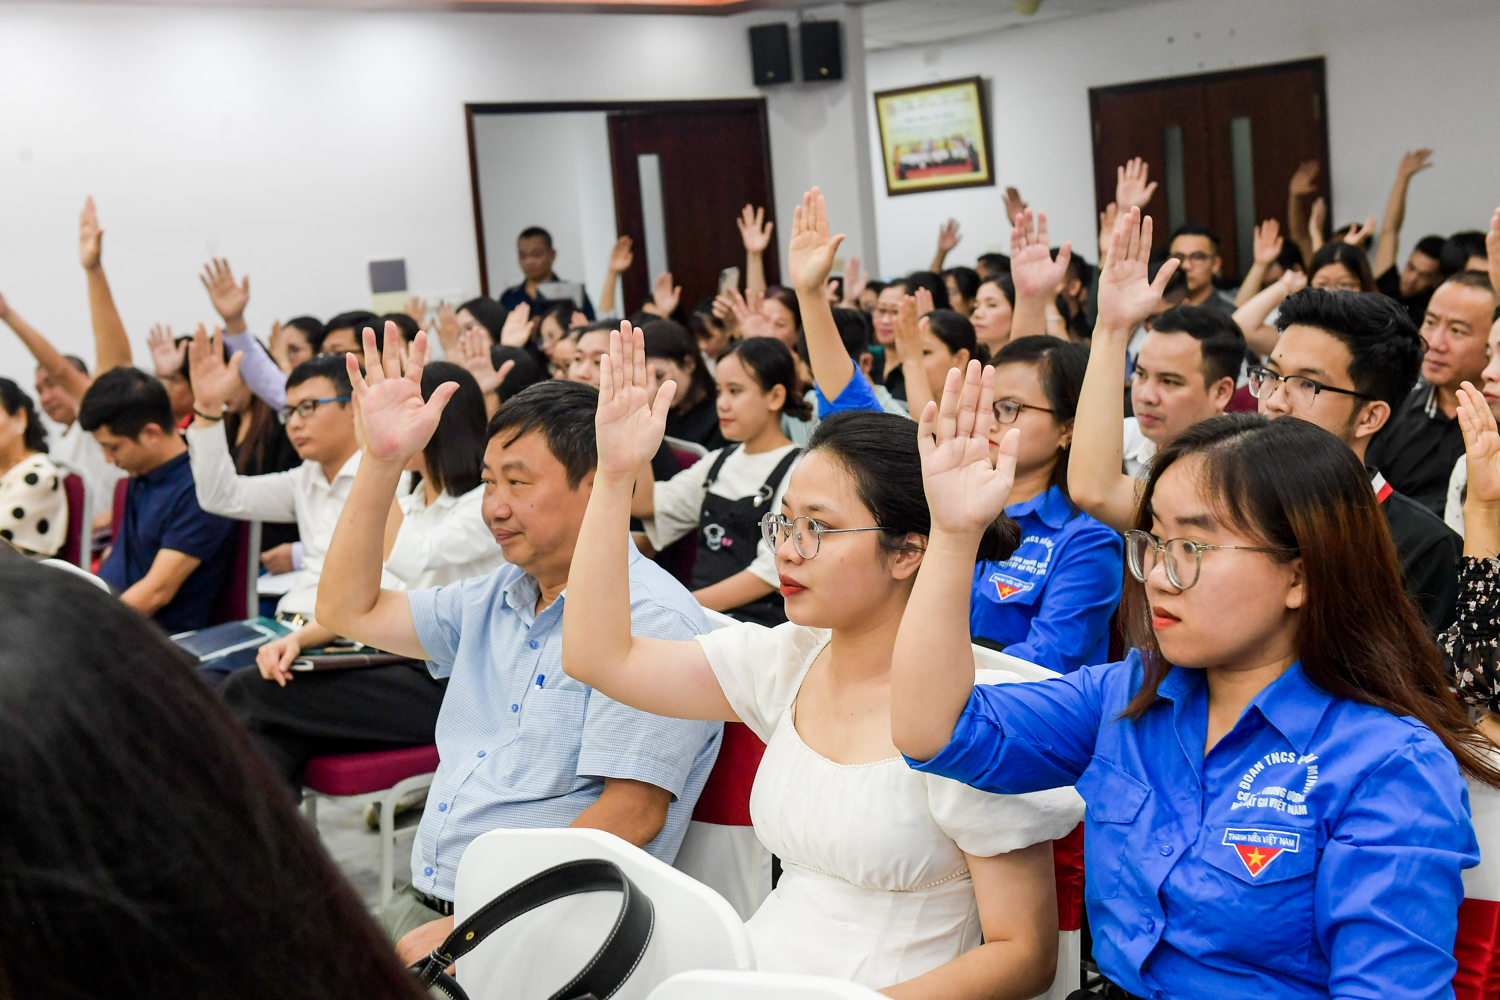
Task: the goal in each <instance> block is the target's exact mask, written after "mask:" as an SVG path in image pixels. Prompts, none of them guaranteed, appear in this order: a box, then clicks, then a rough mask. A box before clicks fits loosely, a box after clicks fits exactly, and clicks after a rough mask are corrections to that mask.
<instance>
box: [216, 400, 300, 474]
mask: <svg viewBox="0 0 1500 1000" xmlns="http://www.w3.org/2000/svg"><path fill="white" fill-rule="evenodd" d="M246 421H248V422H249V424H250V427H249V429H248V430H246V431H245V439H244V440H243V441H239V443H238V444H236V443H235V442H236V441H238V440H239V436H240V426H241V425H242V424H243V423H245V422H246ZM224 435H225V437H227V438H228V439H229V447H230V448H232V449H233V451H234V470H235V471H236V472H238V473H239V474H240V475H242V476H244V475H254V474H257V473H261V472H279V471H280V470H279V469H269V468H267V467H266V461H267V454H268V451H267V449H268V448H269V447H270V445H271V444H272V443H273V442H274V441H275V439H276V437H277V436H285V435H286V430H285V429H284V428H283V427H282V426H281V421H279V420H277V419H276V411H275V410H273V409H271V404H270V403H267V402H266V401H265V400H263V399H261V398H260V397H259V396H251V397H250V408H249V409H247V410H246V411H245V412H244V413H226V414H225V415H224Z"/></svg>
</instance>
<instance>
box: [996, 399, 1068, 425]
mask: <svg viewBox="0 0 1500 1000" xmlns="http://www.w3.org/2000/svg"><path fill="white" fill-rule="evenodd" d="M990 409H992V410H993V411H994V413H995V423H997V424H1013V423H1015V422H1016V418H1017V417H1019V416H1020V415H1021V411H1022V410H1038V411H1040V412H1042V413H1052V412H1053V411H1052V410H1049V409H1047V407H1045V406H1032V405H1031V404H1030V403H1022V402H1018V401H1016V400H1014V399H997V400H995V402H994V404H993V405H992V406H991V407H990Z"/></svg>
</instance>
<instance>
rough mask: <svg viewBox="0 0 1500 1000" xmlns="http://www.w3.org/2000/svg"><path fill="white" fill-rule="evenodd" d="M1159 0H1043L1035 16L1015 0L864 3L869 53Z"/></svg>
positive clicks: (882, 0) (945, 40) (1081, 15)
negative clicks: (1019, 9)
mask: <svg viewBox="0 0 1500 1000" xmlns="http://www.w3.org/2000/svg"><path fill="white" fill-rule="evenodd" d="M1154 2H1156V0H1042V3H1041V7H1040V8H1038V10H1037V11H1036V13H1034V14H1018V13H1017V12H1016V9H1015V7H1014V6H1012V4H1011V0H876V2H874V3H868V4H864V5H863V6H862V10H861V13H862V14H863V15H864V23H865V48H866V49H867V50H870V51H878V50H880V49H895V48H902V47H905V46H912V45H933V44H936V43H938V42H949V41H954V40H955V39H960V38H969V37H972V36H974V35H982V34H986V33H988V32H992V31H1002V30H1005V29H1007V28H1018V27H1021V26H1023V25H1027V24H1037V23H1040V22H1043V21H1061V20H1065V19H1067V18H1072V17H1086V16H1088V15H1090V14H1103V13H1106V12H1108V11H1114V10H1122V9H1124V8H1126V7H1138V6H1142V5H1144V4H1147V3H1154Z"/></svg>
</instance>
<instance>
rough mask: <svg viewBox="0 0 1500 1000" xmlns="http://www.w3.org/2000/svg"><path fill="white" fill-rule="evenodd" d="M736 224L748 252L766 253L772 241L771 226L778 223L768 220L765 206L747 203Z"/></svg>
mask: <svg viewBox="0 0 1500 1000" xmlns="http://www.w3.org/2000/svg"><path fill="white" fill-rule="evenodd" d="M734 224H735V225H736V226H738V227H739V229H740V241H741V242H743V243H744V244H745V252H746V253H765V250H766V247H767V246H769V245H770V243H771V228H772V227H773V226H775V225H776V223H774V222H767V221H766V210H765V209H764V208H754V207H752V206H750V205H746V206H745V207H744V208H743V209H742V210H741V211H740V217H739V218H738V219H735V220H734Z"/></svg>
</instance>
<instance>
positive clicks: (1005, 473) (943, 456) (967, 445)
mask: <svg viewBox="0 0 1500 1000" xmlns="http://www.w3.org/2000/svg"><path fill="white" fill-rule="evenodd" d="M994 401H995V370H994V369H993V368H991V367H989V366H988V365H986V366H984V368H983V370H982V371H981V368H980V364H979V362H978V361H977V360H974V361H970V362H969V367H968V370H967V371H962V372H961V371H959V370H958V369H957V368H950V369H949V370H948V378H947V380H946V381H945V382H944V383H943V398H942V402H941V403H938V402H929V403H928V404H927V405H926V406H925V407H923V409H922V413H921V416H920V419H919V421H918V423H917V448H918V450H919V451H920V452H921V454H922V487H923V489H924V491H925V492H926V493H927V508H928V510H929V511H930V512H931V514H932V530H933V534H938V533H943V534H949V535H980V534H983V532H984V529H985V528H986V527H988V526H989V525H990V524H991V523H993V522H994V520H995V518H997V517H999V516H1000V515H1001V513H1003V512H1004V510H1005V504H1006V501H1007V500H1009V499H1010V488H1011V485H1012V484H1013V483H1014V482H1015V478H1016V452H1017V451H1018V450H1019V448H1020V446H1021V432H1020V431H1019V430H1017V429H1014V428H1012V429H1011V430H1009V431H1006V433H1005V437H1004V438H1003V439H1002V440H1001V442H1000V449H999V455H998V456H997V459H996V461H995V462H993V463H991V461H990V438H989V435H990V422H991V421H992V420H993V419H994V416H993V411H992V409H991V407H992V406H993V404H994Z"/></svg>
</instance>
